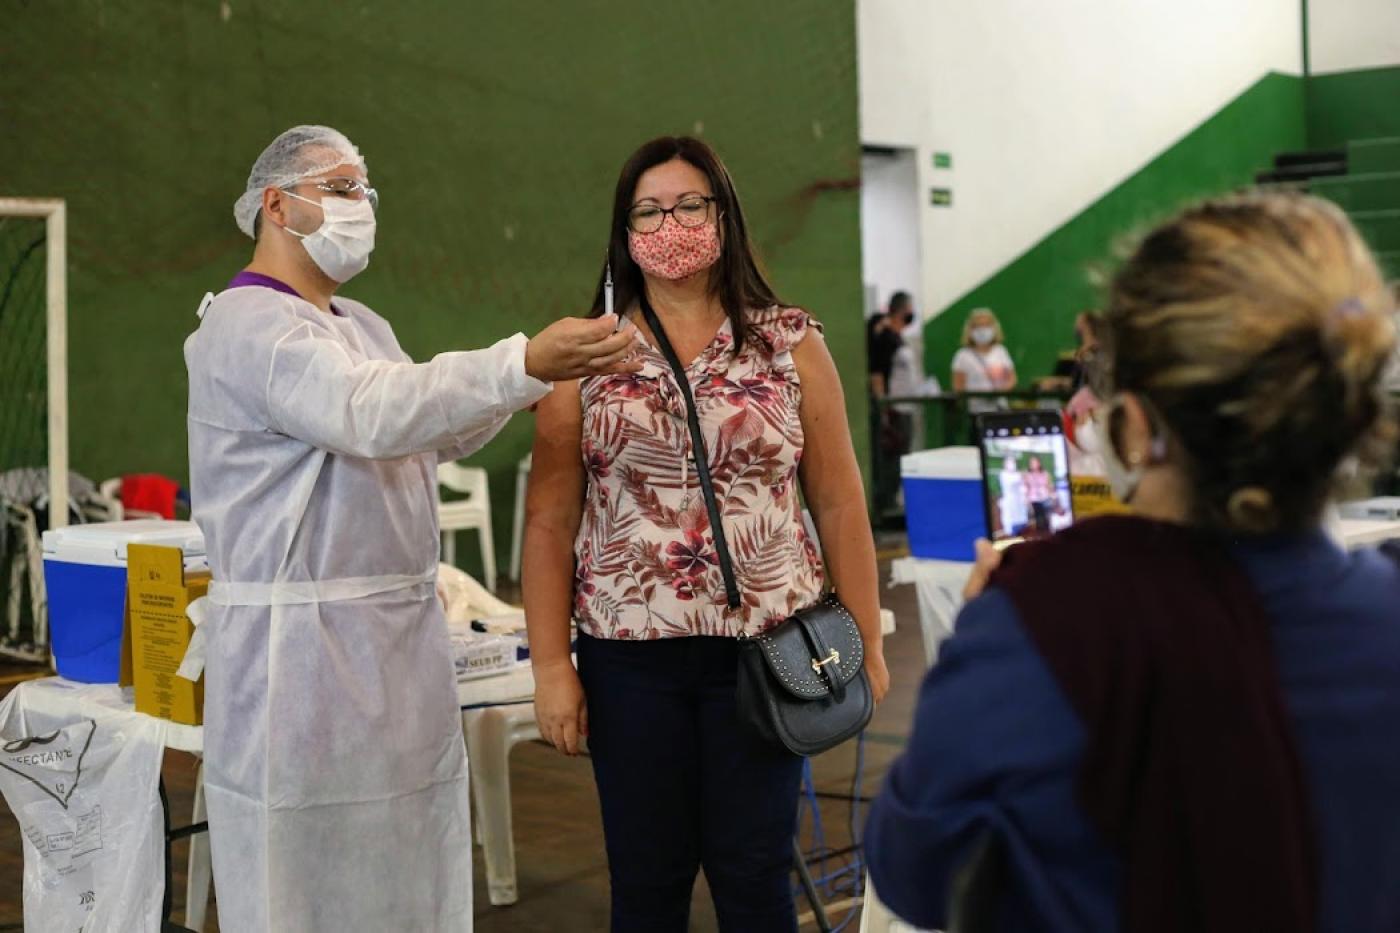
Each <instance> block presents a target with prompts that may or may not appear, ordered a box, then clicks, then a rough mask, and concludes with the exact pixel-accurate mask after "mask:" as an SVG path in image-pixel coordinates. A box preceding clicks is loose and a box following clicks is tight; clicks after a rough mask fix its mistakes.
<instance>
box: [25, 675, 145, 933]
mask: <svg viewBox="0 0 1400 933" xmlns="http://www.w3.org/2000/svg"><path fill="white" fill-rule="evenodd" d="M29 686H30V685H28V684H21V685H20V686H19V687H17V688H16V689H15V690H13V691H12V692H11V693H10V695H9V696H7V697H6V698H5V699H4V701H3V703H0V742H3V744H0V791H2V792H3V793H4V796H5V802H6V803H8V804H9V806H10V810H11V811H12V812H13V813H14V815H15V817H16V818H17V819H18V820H19V824H20V829H21V832H22V834H23V836H24V929H25V930H26V931H28V933H141V931H156V930H159V928H160V920H161V902H162V899H163V897H164V894H165V886H164V882H163V879H164V858H165V851H164V845H163V843H164V839H163V834H164V831H163V820H162V814H161V806H160V795H159V790H158V781H159V779H160V762H161V754H162V752H163V750H164V743H163V736H162V734H161V725H160V723H158V722H157V721H155V720H153V719H151V718H150V717H146V716H139V715H137V714H135V713H129V714H124V713H108V714H102V715H100V716H99V717H98V718H78V717H75V716H72V715H71V714H70V715H65V714H53V713H47V712H45V711H44V710H43V709H41V708H36V707H40V706H41V704H39V703H26V700H25V698H26V694H27V693H29V692H30V691H27V690H26V689H25V688H26V687H29ZM34 686H35V687H36V688H38V689H42V687H43V682H40V683H39V684H36V685H34ZM36 695H37V694H36Z"/></svg>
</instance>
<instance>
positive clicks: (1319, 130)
mask: <svg viewBox="0 0 1400 933" xmlns="http://www.w3.org/2000/svg"><path fill="white" fill-rule="evenodd" d="M1307 114H1308V144H1309V145H1310V146H1312V147H1314V148H1318V149H1321V148H1331V147H1334V146H1343V145H1346V143H1348V142H1350V141H1351V140H1354V139H1374V138H1376V137H1381V136H1400V68H1367V69H1363V70H1360V71H1343V72H1339V73H1337V74H1325V75H1313V76H1312V77H1311V78H1309V79H1308V87H1307Z"/></svg>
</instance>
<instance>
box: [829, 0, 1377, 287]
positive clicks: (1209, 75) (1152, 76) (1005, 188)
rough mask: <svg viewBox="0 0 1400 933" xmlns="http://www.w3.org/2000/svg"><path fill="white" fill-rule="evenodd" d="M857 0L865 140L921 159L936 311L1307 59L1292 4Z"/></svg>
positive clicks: (923, 218) (924, 230)
mask: <svg viewBox="0 0 1400 933" xmlns="http://www.w3.org/2000/svg"><path fill="white" fill-rule="evenodd" d="M1322 2H1332V0H1322ZM1375 2H1382V0H1375ZM1396 2H1400V0H1396ZM857 6H858V28H859V39H858V41H859V56H860V58H859V61H860V66H859V70H860V106H861V139H862V141H863V142H865V143H868V144H874V145H891V146H909V147H912V148H914V149H915V150H916V152H917V153H918V158H917V165H918V172H919V191H920V196H919V203H918V211H919V214H920V243H921V252H922V256H923V262H922V264H921V265H922V279H923V281H922V286H921V287H920V288H918V289H915V291H917V292H918V294H919V296H920V298H921V299H922V308H921V309H922V310H926V311H927V312H928V313H930V314H936V313H937V312H938V311H939V310H941V309H942V308H944V307H946V306H947V305H948V304H950V303H952V302H954V301H956V300H957V299H958V298H959V297H961V296H962V295H963V294H965V293H966V292H967V291H968V290H970V289H971V288H973V287H974V286H976V285H977V284H979V283H980V282H982V281H983V280H985V279H986V278H987V277H989V276H990V275H991V274H993V273H995V272H996V271H997V270H999V269H1001V268H1002V267H1003V266H1005V265H1007V264H1008V263H1009V262H1011V261H1012V260H1013V259H1014V258H1016V257H1017V256H1018V255H1020V254H1021V253H1023V252H1024V251H1025V250H1027V249H1028V248H1030V247H1031V246H1033V245H1034V244H1035V243H1036V242H1038V241H1039V240H1040V239H1041V238H1043V237H1044V236H1045V235H1046V234H1048V233H1050V232H1051V231H1052V230H1054V229H1055V228H1056V227H1058V226H1059V225H1060V224H1062V223H1064V222H1065V221H1066V220H1068V219H1069V218H1070V217H1072V216H1074V215H1075V214H1076V213H1078V212H1079V211H1081V210H1082V209H1084V208H1085V207H1087V206H1088V205H1090V204H1092V203H1093V202H1094V201H1095V200H1097V199H1098V198H1099V197H1101V196H1102V195H1103V194H1104V193H1105V192H1107V191H1109V190H1110V189H1111V188H1113V187H1114V186H1115V185H1117V184H1119V183H1120V182H1121V181H1123V180H1124V179H1125V178H1127V177H1128V176H1129V175H1131V174H1132V173H1133V172H1134V171H1136V170H1137V169H1139V168H1141V167H1142V166H1143V165H1145V164H1146V163H1147V162H1149V161H1150V160H1151V159H1152V158H1154V157H1155V156H1157V155H1158V154H1160V153H1161V152H1162V151H1163V150H1165V149H1166V148H1168V147H1169V146H1170V145H1171V144H1172V143H1174V142H1175V141H1177V140H1178V139H1180V138H1181V137H1182V136H1184V135H1185V134H1186V133H1187V132H1189V131H1190V130H1192V129H1193V128H1195V127H1196V126H1197V125H1199V124H1200V123H1201V122H1203V121H1204V120H1205V119H1206V118H1207V117H1209V116H1210V115H1211V114H1212V113H1214V112H1215V111H1217V110H1219V109H1220V108H1221V107H1222V106H1223V105H1225V104H1226V103H1228V102H1229V101H1230V100H1232V99H1233V98H1234V97H1236V96H1237V95H1238V94H1240V93H1241V92H1242V91H1244V90H1245V89H1246V88H1248V87H1249V86H1250V85H1252V84H1253V83H1254V82H1256V81H1257V80H1259V79H1260V78H1262V77H1263V76H1264V75H1265V74H1266V73H1268V72H1269V71H1271V70H1274V71H1284V72H1288V73H1292V74H1297V73H1299V72H1300V71H1301V67H1302V27H1301V16H1300V8H1299V3H1298V0H1172V2H1170V3H1165V2H1161V0H1113V2H1105V0H975V2H971V0H857ZM935 151H948V152H950V153H952V156H953V168H952V170H942V169H934V168H933V167H932V161H931V156H932V153H933V152H935ZM931 187H951V188H952V189H953V206H952V207H932V206H930V205H929V204H928V189H929V188H931Z"/></svg>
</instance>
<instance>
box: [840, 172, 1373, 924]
mask: <svg viewBox="0 0 1400 933" xmlns="http://www.w3.org/2000/svg"><path fill="white" fill-rule="evenodd" d="M1393 311H1394V304H1393V300H1392V297H1391V295H1390V293H1389V292H1388V290H1387V289H1386V288H1385V286H1384V283H1383V282H1382V279H1381V276H1380V274H1379V271H1378V269H1377V266H1376V262H1375V260H1374V258H1373V257H1372V256H1371V254H1370V252H1369V251H1368V250H1367V248H1366V246H1365V245H1364V244H1363V242H1362V240H1361V238H1360V237H1359V236H1358V235H1357V233H1356V230H1355V229H1354V228H1353V227H1352V225H1351V222H1350V221H1349V220H1348V219H1347V217H1346V216H1345V215H1344V214H1343V213H1342V212H1341V210H1339V209H1338V208H1337V207H1336V206H1335V205H1333V204H1330V203H1328V202H1326V201H1323V200H1320V199H1317V198H1312V197H1306V196H1299V195H1286V194H1277V193H1272V194H1251V195H1242V196H1236V197H1229V198H1222V199H1219V200H1214V201H1208V202H1206V203H1204V204H1201V205H1199V206H1197V207H1193V208H1191V209H1189V210H1187V211H1185V212H1184V213H1182V214H1181V215H1179V216H1178V217H1176V218H1175V219H1173V220H1171V221H1169V222H1168V223H1166V224H1165V225H1163V226H1162V227H1160V228H1158V229H1157V230H1155V231H1153V232H1152V233H1150V234H1149V235H1148V236H1147V237H1146V238H1145V239H1144V240H1143V241H1142V242H1141V244H1140V245H1139V246H1138V248H1137V250H1136V251H1135V252H1134V254H1133V255H1132V256H1131V258H1130V259H1129V260H1128V261H1127V263H1126V264H1125V265H1124V266H1123V267H1122V269H1121V270H1120V271H1119V272H1118V274H1117V275H1116V276H1115V278H1114V280H1113V282H1112V284H1111V286H1110V291H1109V303H1108V310H1107V314H1106V319H1105V322H1104V323H1105V333H1104V335H1103V337H1104V345H1103V348H1102V350H1101V352H1102V353H1103V354H1104V357H1105V360H1104V365H1103V367H1102V369H1101V374H1100V376H1099V379H1100V380H1101V383H1102V387H1103V395H1102V397H1103V398H1104V399H1105V400H1106V401H1105V405H1104V409H1103V411H1102V414H1101V415H1100V418H1099V421H1100V423H1101V424H1102V425H1103V426H1104V430H1103V431H1102V432H1101V436H1102V439H1103V453H1104V457H1105V460H1106V461H1107V462H1108V465H1109V476H1110V478H1111V481H1112V485H1113V487H1114V490H1115V493H1116V494H1117V495H1118V496H1119V498H1121V499H1123V500H1124V501H1126V502H1127V503H1128V504H1129V505H1130V506H1131V508H1132V509H1133V512H1134V514H1133V515H1130V516H1111V517H1103V518H1095V519H1092V520H1090V521H1087V522H1083V523H1081V524H1077V525H1075V526H1074V527H1072V528H1069V529H1067V530H1065V531H1062V532H1060V533H1059V534H1057V535H1054V536H1052V537H1050V538H1048V539H1045V540H1043V541H1038V542H1035V543H1032V544H1026V545H1020V546H1018V547H1013V548H1010V549H1008V550H1007V551H1006V552H1005V553H1004V554H1003V555H1002V556H1001V558H1000V566H999V567H998V566H997V562H998V561H997V557H996V552H994V551H992V550H991V549H990V548H986V547H982V548H980V551H981V553H980V560H979V567H978V569H977V571H975V572H974V582H973V583H972V584H971V585H970V587H969V597H970V598H971V601H970V602H968V603H967V605H966V606H965V608H964V609H963V611H962V613H961V614H960V616H959V618H958V622H957V628H956V631H955V633H954V634H953V636H952V637H951V638H950V639H949V640H948V642H946V643H945V644H944V645H943V646H942V649H941V650H940V652H939V660H938V664H937V666H936V667H935V668H934V669H933V670H932V671H931V672H930V673H929V675H928V677H927V679H926V681H925V683H924V686H923V690H922V693H921V694H920V699H919V705H918V709H917V712H916V715H915V722H914V729H913V733H912V735H911V737H910V741H909V746H908V749H907V750H906V752H905V754H904V755H903V756H902V757H901V758H900V759H899V760H898V761H896V763H895V764H894V766H893V767H892V769H891V771H890V774H889V777H888V780H887V782H886V784H885V787H884V789H883V792H882V793H881V795H880V797H879V798H878V800H877V801H876V802H875V804H874V807H873V810H872V813H871V818H870V825H869V828H868V830H867V833H866V837H865V843H866V852H867V856H868V859H869V865H870V876H871V879H872V881H873V884H874V886H875V888H876V890H877V891H878V893H879V895H880V897H881V899H882V900H883V901H884V902H885V903H886V904H888V905H889V906H890V907H891V908H892V909H893V910H894V911H895V912H896V913H897V914H899V915H900V916H901V917H904V918H905V919H907V920H908V921H910V922H912V923H914V924H916V925H917V926H921V927H942V926H943V924H944V923H945V922H946V921H947V919H948V915H949V899H950V895H951V891H952V883H953V879H954V877H955V875H957V874H958V873H959V872H960V871H961V870H962V869H963V868H964V867H966V866H969V865H975V866H977V867H976V868H975V869H974V873H975V877H976V880H975V881H973V882H971V883H970V888H971V889H973V890H981V891H983V892H990V895H989V896H986V897H983V898H980V899H978V900H976V902H975V903H976V904H977V905H980V908H981V909H982V910H983V911H984V912H983V913H982V914H981V918H982V920H983V921H985V922H988V923H989V924H990V925H989V926H988V927H987V928H989V929H998V930H1006V931H1031V930H1035V931H1062V930H1063V931H1070V930H1120V929H1121V930H1126V931H1128V933H1159V931H1161V933H1165V931H1180V930H1196V931H1201V933H1225V931H1237V930H1269V931H1271V933H1351V931H1360V930H1367V931H1370V930H1400V831H1397V826H1396V821H1395V819H1394V814H1395V811H1396V799H1397V795H1400V743H1397V742H1396V741H1395V736H1396V735H1398V734H1400V678H1397V672H1400V624H1397V621H1400V616H1397V608H1396V607H1397V606H1400V561H1398V560H1397V558H1396V555H1394V554H1386V553H1384V552H1381V551H1376V550H1370V549H1361V550H1357V551H1353V552H1350V553H1348V552H1347V551H1345V550H1343V549H1342V548H1341V547H1340V546H1338V545H1337V544H1336V543H1334V541H1333V540H1332V539H1331V538H1329V537H1328V535H1327V534H1326V532H1325V530H1324V529H1323V527H1322V520H1323V514H1324V510H1325V507H1326V504H1327V503H1328V501H1329V499H1330V498H1331V497H1332V495H1333V493H1334V488H1335V485H1336V482H1337V480H1338V477H1339V475H1340V474H1341V473H1343V472H1346V471H1344V470H1341V469H1339V468H1340V467H1342V465H1343V464H1353V465H1354V464H1362V465H1369V466H1374V465H1375V464H1376V463H1378V462H1379V458H1380V457H1382V456H1385V455H1387V454H1388V453H1389V450H1390V447H1391V445H1393V443H1394V439H1395V436H1396V433H1397V432H1396V424H1395V419H1394V413H1393V411H1392V410H1391V406H1390V405H1389V403H1388V400H1387V399H1386V397H1385V394H1384V392H1383V391H1382V388H1381V377H1382V373H1383V371H1384V368H1385V365H1386V361H1387V360H1388V358H1389V357H1390V355H1391V353H1392V352H1393V350H1394V347H1395V345H1396V339H1395V327H1394V324H1393V323H1392V317H1391V316H1392V313H1393ZM988 574H990V583H989V585H987V586H986V589H985V591H984V592H982V593H981V595H980V596H978V595H976V591H977V590H978V589H979V588H980V587H981V586H982V585H983V583H984V582H985V581H986V580H987V577H988ZM1086 580H1092V583H1093V585H1092V586H1091V587H1089V588H1087V589H1086V588H1085V587H1082V586H1078V585H1076V584H1075V582H1073V581H1086ZM974 854H975V856H974ZM974 858H975V860H974ZM960 907H968V908H974V899H971V898H969V899H968V900H966V901H960Z"/></svg>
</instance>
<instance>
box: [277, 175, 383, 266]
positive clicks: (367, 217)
mask: <svg viewBox="0 0 1400 933" xmlns="http://www.w3.org/2000/svg"><path fill="white" fill-rule="evenodd" d="M286 193H287V194H288V195H290V196H291V197H294V198H296V199H297V200H298V201H305V202H306V203H308V204H315V205H317V206H318V207H320V208H321V213H322V215H323V217H324V219H323V220H322V221H321V226H319V227H317V228H316V229H315V230H313V231H312V232H311V233H298V232H297V231H295V230H293V229H292V228H291V227H283V228H282V229H284V230H286V231H287V232H288V233H290V234H291V235H292V236H294V237H298V238H300V239H301V245H302V246H304V247H305V248H306V254H307V255H308V256H310V257H311V261H312V262H314V263H316V265H317V266H318V267H319V268H320V270H321V271H322V272H324V273H325V274H326V275H327V276H329V277H330V278H332V279H334V280H335V281H337V282H341V283H344V282H348V281H350V280H351V279H353V278H354V277H355V276H357V275H359V274H360V273H361V272H363V271H365V267H366V266H368V265H369V254H370V253H372V252H374V231H375V219H374V206H373V205H372V204H370V203H369V201H368V200H359V201H350V200H346V199H344V198H338V197H334V196H328V197H325V198H322V199H321V200H320V201H313V200H311V199H310V198H304V197H302V196H301V195H299V194H295V193H293V192H291V191H288V192H286Z"/></svg>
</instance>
